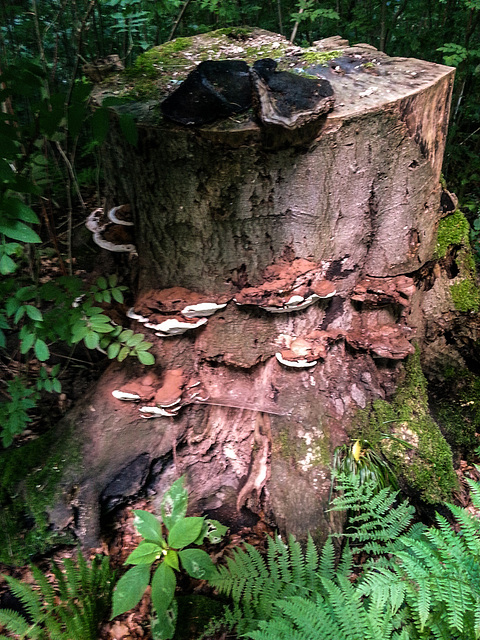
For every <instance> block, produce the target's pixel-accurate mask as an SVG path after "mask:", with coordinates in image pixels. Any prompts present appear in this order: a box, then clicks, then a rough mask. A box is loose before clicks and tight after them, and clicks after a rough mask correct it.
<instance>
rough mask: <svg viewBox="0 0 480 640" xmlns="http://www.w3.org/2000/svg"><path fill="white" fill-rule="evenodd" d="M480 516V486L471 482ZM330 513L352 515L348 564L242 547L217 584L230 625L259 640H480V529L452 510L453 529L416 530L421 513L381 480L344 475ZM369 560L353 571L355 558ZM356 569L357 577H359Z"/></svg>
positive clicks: (328, 548) (285, 548) (292, 546)
mask: <svg viewBox="0 0 480 640" xmlns="http://www.w3.org/2000/svg"><path fill="white" fill-rule="evenodd" d="M468 482H469V485H470V489H471V497H472V502H473V506H474V508H475V509H476V510H478V509H480V484H479V483H476V482H474V481H473V480H469V481H468ZM337 489H338V490H339V495H338V496H337V497H336V498H335V499H334V500H333V504H332V508H333V509H334V510H336V511H345V510H347V513H348V514H349V517H348V523H347V526H346V528H345V533H344V534H341V535H340V536H339V537H340V539H341V540H343V543H344V548H343V552H342V554H341V557H340V560H337V559H336V554H335V552H334V548H333V545H332V540H331V539H328V540H327V542H326V543H325V545H324V547H323V550H322V552H321V554H320V559H318V554H317V551H316V548H315V546H314V545H313V543H312V542H311V540H310V539H309V541H308V543H307V547H306V550H305V552H303V551H302V550H301V548H300V547H299V545H298V543H296V542H295V541H294V540H293V538H290V539H289V541H288V544H285V543H283V542H282V541H281V540H279V539H277V540H275V541H271V542H269V549H268V553H267V556H266V558H264V557H263V556H261V555H260V554H259V553H258V551H256V550H255V549H253V548H251V547H248V546H246V547H245V549H244V550H236V551H235V552H234V557H233V558H231V559H229V560H228V561H227V566H226V567H219V568H218V569H217V570H216V573H215V574H214V576H213V577H212V578H211V579H210V582H211V583H212V584H214V585H215V586H216V587H217V589H218V590H219V591H220V593H222V594H225V595H228V596H230V597H231V598H232V600H233V602H234V610H233V612H229V613H228V615H226V616H225V618H224V619H223V623H224V624H226V625H227V626H228V625H229V626H230V627H236V630H237V631H238V632H239V633H243V634H244V637H248V638H252V639H254V640H274V639H275V640H287V639H288V640H300V639H301V640H317V639H318V638H322V640H363V639H365V638H368V639H369V640H417V639H418V640H420V639H422V640H427V639H431V638H435V639H445V640H446V639H448V640H476V639H478V638H479V637H480V522H479V520H478V517H477V516H476V515H475V514H472V513H470V512H469V511H467V509H464V508H462V507H458V506H455V505H451V504H449V505H448V507H449V509H450V511H451V514H452V517H453V519H454V521H455V523H454V525H452V523H451V522H449V520H448V519H447V518H446V517H445V516H443V515H439V514H438V515H437V527H430V528H427V527H425V526H424V525H422V524H418V523H417V524H414V525H412V524H411V523H412V518H413V513H414V509H413V507H412V506H410V505H408V503H407V502H402V501H399V494H398V492H394V491H392V489H391V488H389V487H385V488H383V489H381V490H380V491H378V486H377V484H376V482H375V479H373V480H372V479H370V480H367V481H365V482H361V481H360V477H359V476H358V474H357V475H353V474H348V473H343V474H340V475H339V476H338V478H337ZM355 557H358V558H360V557H362V564H361V565H358V566H357V567H356V569H355V565H354V564H353V562H352V558H355ZM354 570H355V580H352V575H353V574H352V571H354Z"/></svg>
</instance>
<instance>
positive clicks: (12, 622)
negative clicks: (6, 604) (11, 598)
mask: <svg viewBox="0 0 480 640" xmlns="http://www.w3.org/2000/svg"><path fill="white" fill-rule="evenodd" d="M0 626H2V627H5V629H7V631H10V633H13V634H15V635H17V636H21V637H23V638H24V637H25V636H26V635H27V632H28V630H29V629H30V626H31V625H29V624H28V622H27V621H26V620H25V618H24V617H23V616H22V615H21V614H20V613H17V611H12V610H10V609H0ZM38 633H39V634H40V633H41V629H38ZM30 637H32V636H30ZM36 637H37V638H39V637H40V635H37V636H36Z"/></svg>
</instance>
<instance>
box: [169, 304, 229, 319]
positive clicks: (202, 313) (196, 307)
mask: <svg viewBox="0 0 480 640" xmlns="http://www.w3.org/2000/svg"><path fill="white" fill-rule="evenodd" d="M226 306H227V303H226V302H225V303H223V304H215V302H200V303H199V304H189V305H187V306H186V307H185V308H183V309H182V310H181V312H180V313H181V314H182V316H185V318H208V317H209V316H212V315H213V314H214V313H215V312H216V311H220V309H225V307H226Z"/></svg>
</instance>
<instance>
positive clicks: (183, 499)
mask: <svg viewBox="0 0 480 640" xmlns="http://www.w3.org/2000/svg"><path fill="white" fill-rule="evenodd" d="M187 506H188V492H187V490H186V489H185V476H181V477H180V478H179V479H178V480H175V482H174V483H173V484H172V486H171V487H170V489H168V490H167V491H166V492H165V495H164V496H163V498H162V504H161V512H162V520H163V522H164V524H165V526H166V527H167V529H171V528H172V527H173V525H174V524H175V522H176V521H177V520H178V519H179V518H184V517H185V515H186V513H187Z"/></svg>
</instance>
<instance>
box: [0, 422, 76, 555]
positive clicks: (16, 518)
mask: <svg viewBox="0 0 480 640" xmlns="http://www.w3.org/2000/svg"><path fill="white" fill-rule="evenodd" d="M67 460H68V463H69V464H71V463H72V443H71V441H70V438H68V437H65V438H64V439H63V440H61V441H57V440H56V438H55V437H54V435H53V433H52V432H48V433H46V434H44V435H42V436H41V437H39V438H37V439H36V440H32V441H31V442H28V443H26V444H24V445H22V446H21V447H19V448H18V449H7V450H5V451H2V452H1V453H0V562H3V563H5V564H15V565H22V564H25V563H27V562H29V561H30V560H31V558H32V556H34V555H36V554H40V553H45V552H46V551H48V550H49V549H50V548H52V547H53V546H54V545H56V544H66V543H69V542H73V539H72V537H71V536H68V535H67V534H65V533H61V532H55V531H51V530H50V529H49V522H48V517H47V509H48V508H49V507H50V506H51V505H52V504H53V503H54V501H55V497H56V495H57V492H58V484H59V481H60V478H61V476H62V470H63V468H64V466H65V464H66V462H67Z"/></svg>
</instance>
